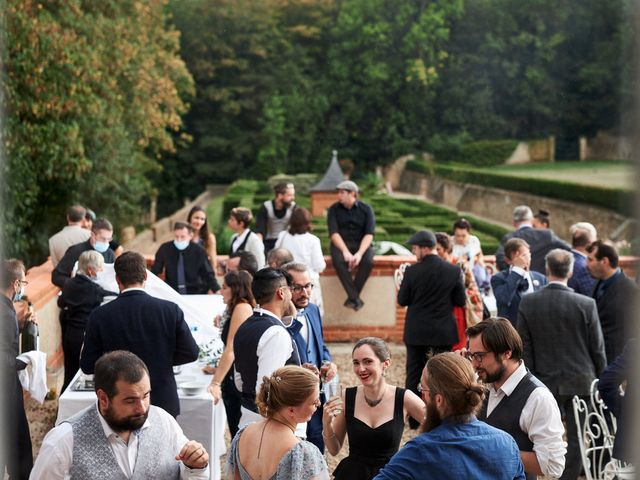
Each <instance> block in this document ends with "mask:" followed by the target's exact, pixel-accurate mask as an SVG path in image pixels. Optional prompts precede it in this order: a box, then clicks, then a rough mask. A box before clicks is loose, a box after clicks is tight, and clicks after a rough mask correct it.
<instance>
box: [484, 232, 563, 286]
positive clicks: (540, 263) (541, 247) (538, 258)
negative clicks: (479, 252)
mask: <svg viewBox="0 0 640 480" xmlns="http://www.w3.org/2000/svg"><path fill="white" fill-rule="evenodd" d="M512 238H522V239H523V240H525V241H526V242H527V243H528V244H529V249H530V250H531V267H530V270H535V271H536V272H540V273H541V274H543V275H544V274H545V266H544V256H545V255H546V254H547V253H549V252H550V251H551V250H553V249H554V248H562V249H563V250H571V247H570V246H569V244H568V243H566V242H565V241H564V240H562V239H560V238H559V237H558V236H557V235H556V234H555V233H553V230H551V229H544V230H543V229H538V228H533V227H530V226H524V227H520V228H519V229H518V230H516V231H515V232H511V233H507V234H506V235H505V236H503V237H502V240H500V246H499V247H498V250H497V251H496V264H497V265H498V268H499V269H500V270H507V269H508V268H509V265H507V264H506V262H505V261H504V244H505V243H507V241H508V240H510V239H512Z"/></svg>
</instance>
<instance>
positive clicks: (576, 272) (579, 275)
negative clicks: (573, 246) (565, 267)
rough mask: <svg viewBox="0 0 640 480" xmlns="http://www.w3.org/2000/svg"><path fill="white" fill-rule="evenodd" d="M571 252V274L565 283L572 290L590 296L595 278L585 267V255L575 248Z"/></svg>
mask: <svg viewBox="0 0 640 480" xmlns="http://www.w3.org/2000/svg"><path fill="white" fill-rule="evenodd" d="M571 253H573V275H571V278H570V279H569V282H568V283H567V285H568V286H569V288H573V291H574V292H576V293H581V294H582V295H586V296H587V297H590V296H591V293H593V287H595V285H596V281H597V280H596V279H595V278H593V277H592V276H591V272H589V269H588V268H587V257H586V256H584V255H583V254H582V253H580V252H578V251H576V250H572V251H571Z"/></svg>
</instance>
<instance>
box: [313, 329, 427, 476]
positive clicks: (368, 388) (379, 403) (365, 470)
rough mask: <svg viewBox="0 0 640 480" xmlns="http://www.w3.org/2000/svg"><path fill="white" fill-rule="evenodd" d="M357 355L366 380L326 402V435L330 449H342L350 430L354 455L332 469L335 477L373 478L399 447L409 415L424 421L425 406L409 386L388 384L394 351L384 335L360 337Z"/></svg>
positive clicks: (354, 355)
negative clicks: (380, 336) (392, 351)
mask: <svg viewBox="0 0 640 480" xmlns="http://www.w3.org/2000/svg"><path fill="white" fill-rule="evenodd" d="M352 359H353V371H354V373H355V374H356V375H357V376H358V377H359V378H360V382H361V383H362V385H361V386H358V387H351V388H347V389H346V391H345V393H344V397H343V398H340V397H334V398H333V399H331V400H329V401H328V402H327V403H326V404H325V405H324V411H323V415H322V423H323V431H322V436H323V438H324V442H325V446H326V447H327V450H328V451H329V453H331V454H332V455H337V454H338V452H340V449H341V448H342V444H343V443H344V438H345V435H349V456H348V457H347V458H345V459H344V460H342V461H341V462H340V463H339V464H338V466H337V467H336V469H335V471H334V472H333V475H334V476H335V478H336V479H338V480H340V479H349V480H369V479H371V478H373V477H375V476H376V474H377V473H378V471H379V470H380V469H381V468H382V467H383V466H384V465H386V463H387V462H388V461H389V460H390V459H391V457H392V456H393V455H394V454H395V453H396V452H397V451H398V448H399V447H400V440H401V439H402V432H403V430H404V425H405V422H406V420H407V417H408V416H409V415H410V416H411V417H413V418H414V419H416V420H417V421H418V422H422V420H423V419H424V415H425V406H424V402H423V401H422V400H421V399H420V397H418V396H417V395H416V394H415V393H413V392H411V391H410V390H405V389H404V388H399V387H395V386H393V385H388V384H387V382H386V380H385V376H386V371H387V369H388V368H389V365H390V364H391V355H390V353H389V349H388V348H387V345H386V344H385V343H384V341H382V340H381V339H379V338H376V337H366V338H363V339H361V340H359V341H358V342H357V343H356V345H355V347H354V348H353V352H352Z"/></svg>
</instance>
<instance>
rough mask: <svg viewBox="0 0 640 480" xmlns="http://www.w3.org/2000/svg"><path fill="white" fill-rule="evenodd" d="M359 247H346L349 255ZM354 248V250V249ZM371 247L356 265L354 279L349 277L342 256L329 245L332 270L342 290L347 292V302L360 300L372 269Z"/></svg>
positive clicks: (372, 252)
mask: <svg viewBox="0 0 640 480" xmlns="http://www.w3.org/2000/svg"><path fill="white" fill-rule="evenodd" d="M359 246H360V245H355V246H354V245H347V248H349V251H350V252H351V253H355V252H357V251H358V248H359ZM354 247H355V248H354ZM374 253H375V252H374V250H373V247H369V248H368V249H367V251H366V252H365V253H364V255H362V259H361V260H360V264H359V265H358V268H357V271H356V275H355V277H352V276H351V272H350V271H349V265H348V264H347V262H345V261H344V255H342V252H341V251H340V250H338V249H337V248H336V247H335V246H334V245H333V244H332V245H331V261H332V262H333V268H334V269H335V271H336V273H337V274H338V278H339V279H340V283H342V288H344V291H345V292H347V298H348V299H349V300H357V299H358V298H360V292H362V289H363V288H364V284H365V283H366V282H367V279H368V278H369V275H370V274H371V270H372V269H373V255H374Z"/></svg>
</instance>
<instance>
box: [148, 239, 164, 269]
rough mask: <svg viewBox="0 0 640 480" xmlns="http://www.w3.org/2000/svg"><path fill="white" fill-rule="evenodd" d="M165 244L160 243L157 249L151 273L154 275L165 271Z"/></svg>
mask: <svg viewBox="0 0 640 480" xmlns="http://www.w3.org/2000/svg"><path fill="white" fill-rule="evenodd" d="M162 247H164V245H160V248H158V250H157V251H156V257H155V259H154V260H153V265H152V267H151V273H153V274H154V275H158V274H160V273H161V272H163V271H164V264H165V262H166V258H165V253H164V248H162Z"/></svg>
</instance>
